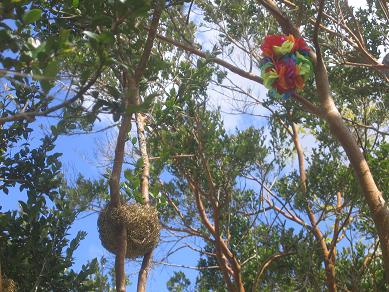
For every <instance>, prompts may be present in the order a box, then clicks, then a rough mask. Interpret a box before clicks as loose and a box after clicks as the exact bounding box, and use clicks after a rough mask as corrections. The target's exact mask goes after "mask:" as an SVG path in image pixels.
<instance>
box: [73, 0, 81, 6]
mask: <svg viewBox="0 0 389 292" xmlns="http://www.w3.org/2000/svg"><path fill="white" fill-rule="evenodd" d="M79 4H80V1H79V0H72V7H73V8H77V7H78V5H79Z"/></svg>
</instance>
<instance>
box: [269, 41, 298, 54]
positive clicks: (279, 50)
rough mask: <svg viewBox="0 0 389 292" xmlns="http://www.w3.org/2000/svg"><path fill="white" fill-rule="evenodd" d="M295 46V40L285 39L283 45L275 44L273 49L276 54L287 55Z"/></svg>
mask: <svg viewBox="0 0 389 292" xmlns="http://www.w3.org/2000/svg"><path fill="white" fill-rule="evenodd" d="M293 46H294V42H291V41H285V42H284V43H283V44H282V45H281V46H273V50H274V52H275V53H276V55H286V54H289V53H290V52H291V51H292V49H293Z"/></svg>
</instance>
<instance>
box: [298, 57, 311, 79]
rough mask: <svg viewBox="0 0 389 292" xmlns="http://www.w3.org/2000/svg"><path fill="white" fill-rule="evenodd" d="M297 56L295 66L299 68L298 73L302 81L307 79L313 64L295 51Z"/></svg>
mask: <svg viewBox="0 0 389 292" xmlns="http://www.w3.org/2000/svg"><path fill="white" fill-rule="evenodd" d="M296 57H297V66H298V67H299V70H300V75H301V76H302V77H303V78H304V81H307V80H308V79H309V78H310V77H311V76H312V73H313V65H312V62H311V60H309V59H308V58H306V57H305V56H303V55H302V54H300V53H299V52H296Z"/></svg>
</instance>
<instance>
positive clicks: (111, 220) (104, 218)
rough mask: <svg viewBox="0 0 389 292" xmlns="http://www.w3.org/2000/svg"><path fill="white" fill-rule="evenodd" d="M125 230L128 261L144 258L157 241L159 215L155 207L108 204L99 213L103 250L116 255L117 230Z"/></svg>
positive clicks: (159, 227)
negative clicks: (123, 228)
mask: <svg viewBox="0 0 389 292" xmlns="http://www.w3.org/2000/svg"><path fill="white" fill-rule="evenodd" d="M122 224H124V225H125V226H126V228H127V253H126V257H127V258H136V257H139V256H143V255H145V254H146V253H148V252H150V251H151V250H153V248H154V247H155V246H156V245H157V243H158V241H159V232H160V229H161V226H160V224H159V219H158V213H157V210H156V209H155V208H154V207H151V206H144V205H140V204H122V205H121V206H120V207H117V208H115V207H112V206H110V205H109V204H108V205H107V206H106V207H105V208H104V209H103V210H102V211H101V212H100V215H99V219H98V221H97V225H98V228H99V234H100V240H101V243H102V245H103V246H104V248H106V249H107V250H108V251H110V252H111V253H113V254H117V251H118V243H119V240H118V239H117V238H118V234H119V231H120V227H121V226H122Z"/></svg>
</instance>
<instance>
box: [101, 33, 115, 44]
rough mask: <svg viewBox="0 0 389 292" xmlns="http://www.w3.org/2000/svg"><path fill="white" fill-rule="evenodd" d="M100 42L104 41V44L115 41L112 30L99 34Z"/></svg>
mask: <svg viewBox="0 0 389 292" xmlns="http://www.w3.org/2000/svg"><path fill="white" fill-rule="evenodd" d="M97 40H98V41H99V42H102V43H104V44H109V43H113V42H114V41H115V38H114V36H113V33H112V32H108V31H104V32H102V33H101V34H99V35H98V39H97Z"/></svg>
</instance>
